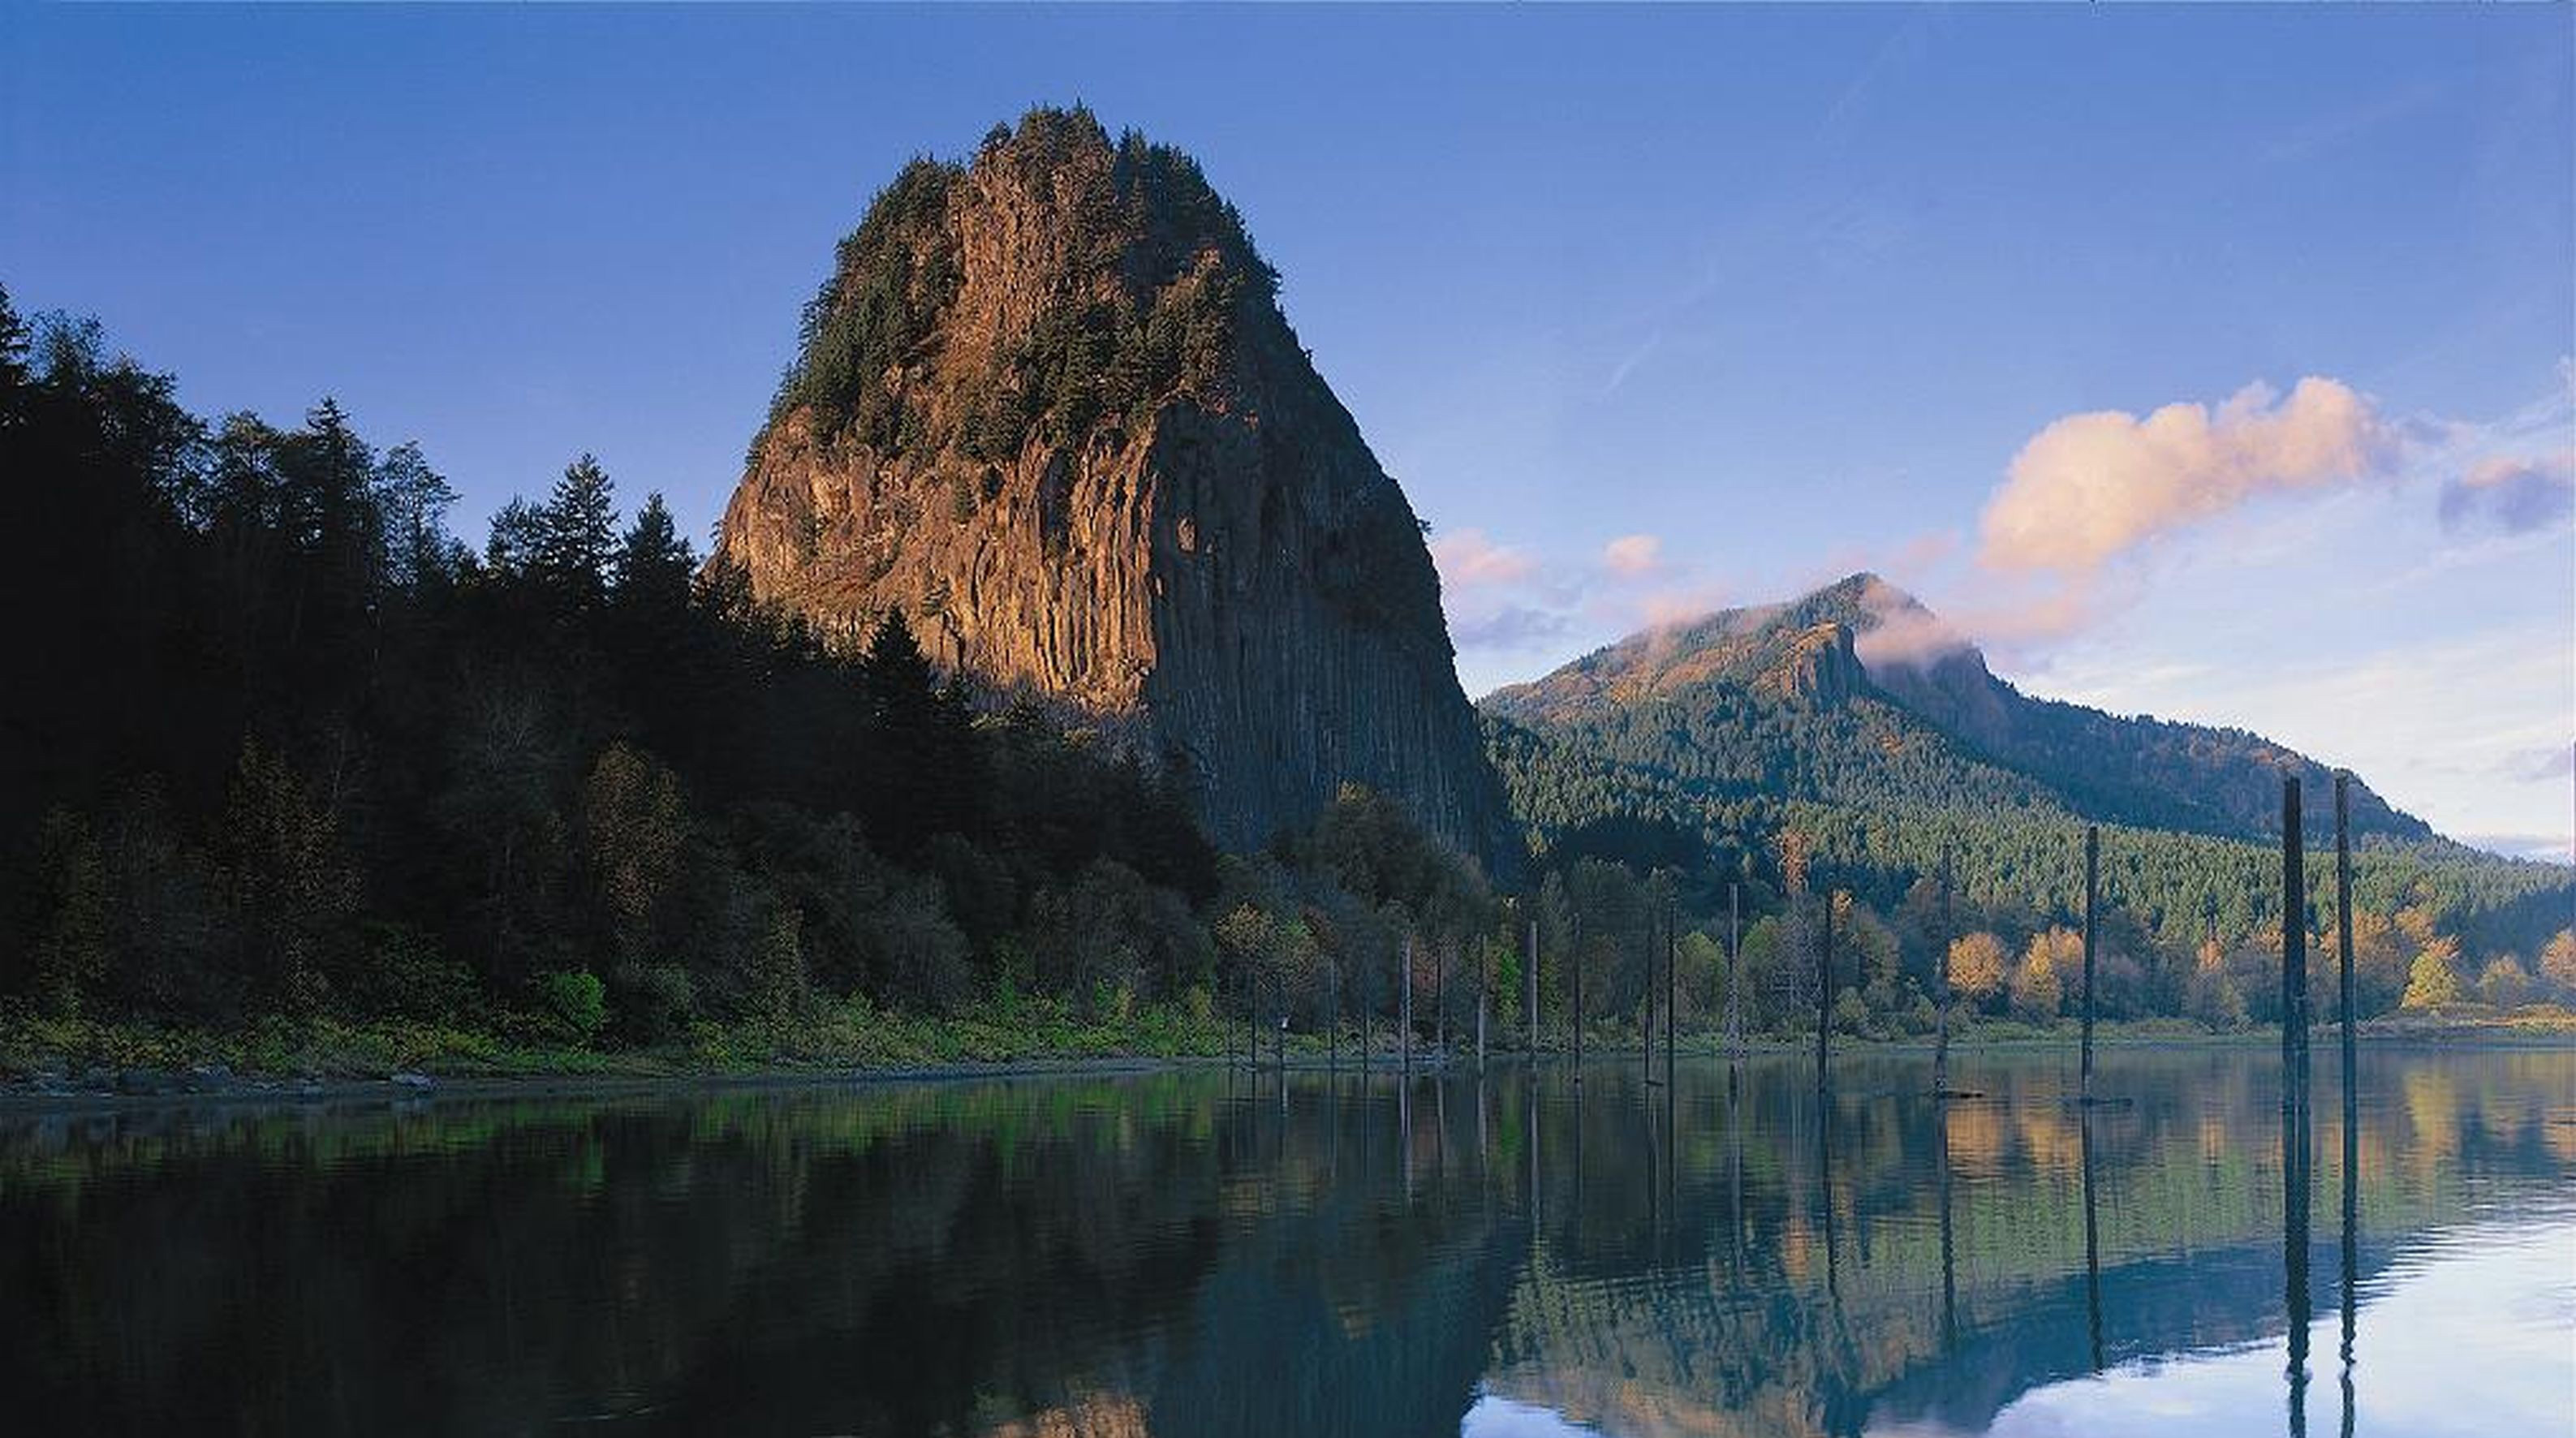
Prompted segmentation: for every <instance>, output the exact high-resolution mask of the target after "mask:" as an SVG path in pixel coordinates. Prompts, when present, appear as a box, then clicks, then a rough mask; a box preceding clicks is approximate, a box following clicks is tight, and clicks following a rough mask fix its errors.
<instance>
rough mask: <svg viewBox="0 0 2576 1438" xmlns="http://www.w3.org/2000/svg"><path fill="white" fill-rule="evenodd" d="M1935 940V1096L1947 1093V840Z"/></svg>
mask: <svg viewBox="0 0 2576 1438" xmlns="http://www.w3.org/2000/svg"><path fill="white" fill-rule="evenodd" d="M1934 943H1935V945H1936V946H1937V947H1938V949H1939V952H1938V954H1936V955H1935V957H1934V962H1935V964H1936V971H1937V972H1938V974H1939V975H1940V977H1939V979H1938V981H1937V983H1936V985H1935V986H1936V987H1937V988H1938V989H1939V990H1940V1004H1939V1005H1938V1007H1937V1009H1936V1010H1935V1012H1936V1013H1937V1014H1938V1015H1939V1018H1938V1023H1939V1028H1938V1031H1937V1032H1938V1037H1936V1038H1934V1039H1933V1041H1932V1092H1933V1093H1934V1094H1935V1095H1939V1096H1947V1095H1948V1094H1949V1092H1950V943H1951V933H1950V845H1949V843H1948V841H1947V840H1944V841H1943V842H1942V845H1941V928H1940V932H1939V933H1938V935H1936V936H1935V938H1934Z"/></svg>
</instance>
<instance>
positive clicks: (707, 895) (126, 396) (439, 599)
mask: <svg viewBox="0 0 2576 1438" xmlns="http://www.w3.org/2000/svg"><path fill="white" fill-rule="evenodd" d="M174 392H175V386H174V383H173V381H172V379H171V378H170V377H169V376H167V375H163V374H158V373H155V372H153V371H151V370H149V369H147V368H145V367H143V366H141V365H139V364H137V363H136V362H134V361H132V360H130V359H127V358H124V357H122V356H117V355H114V354H113V353H112V352H111V351H110V350H109V349H108V348H107V345H106V342H105V340H104V338H103V337H102V335H101V334H100V332H99V330H98V327H97V326H96V325H95V324H94V323H88V322H82V321H77V320H71V319H66V318H63V317H61V316H51V317H46V318H44V319H41V320H39V321H38V322H36V323H34V324H33V325H29V324H26V323H23V322H21V321H20V320H19V318H18V317H17V316H16V314H15V313H14V311H12V310H11V309H10V308H9V307H8V303H7V298H6V296H5V294H0V472H5V474H6V476H7V488H6V492H5V504H6V509H5V517H6V520H7V522H8V523H7V527H8V531H9V532H10V533H11V534H14V535H17V536H20V537H21V538H22V540H23V545H22V554H21V557H20V558H19V560H18V562H16V563H15V564H13V565H12V566H10V567H9V569H8V570H7V579H6V581H5V583H6V585H7V590H6V597H5V603H0V614H5V616H6V620H5V622H6V623H7V625H8V626H9V631H10V632H9V638H10V641H11V647H12V649H13V652H15V653H16V654H17V655H18V657H19V672H20V676H21V677H20V681H19V682H18V683H15V684H13V685H11V686H9V691H8V695H7V698H6V700H5V703H0V717H4V718H5V725H6V741H7V742H6V744H5V746H0V765H5V770H0V844H5V845H6V854H7V869H6V872H7V873H8V874H9V876H10V883H9V886H8V890H7V895H6V910H5V913H0V925H4V927H0V937H5V942H4V943H0V1018H5V1017H7V1016H8V1015H10V1014H17V1015H32V1016H36V1017H40V1018H52V1019H111V1020H120V1021H135V1022H147V1023H184V1024H190V1025H197V1026H204V1027H209V1028H215V1029H229V1028H237V1027H241V1026H246V1025H252V1024H259V1023H268V1022H274V1021H303V1020H307V1019H320V1018H331V1017H337V1018H341V1019H347V1020H370V1019H384V1018H397V1019H404V1020H410V1021H417V1022H420V1023H427V1024H452V1025H459V1026H463V1027H468V1028H476V1029H487V1030H488V1029H496V1028H497V1029H499V1030H501V1031H504V1032H508V1033H512V1034H517V1035H521V1036H524V1037H529V1038H532V1039H538V1040H544V1041H549V1042H559V1043H572V1044H649V1043H660V1042H664V1041H669V1040H674V1039H679V1038H682V1037H685V1036H687V1035H688V1034H690V1033H692V1032H693V1031H696V1030H697V1029H698V1028H699V1026H701V1025H707V1024H720V1025H733V1026H743V1025H751V1026H755V1027H756V1028H758V1029H759V1031H761V1032H765V1033H769V1032H774V1033H777V1034H782V1035H783V1034H789V1033H792V1032H794V1031H795V1030H796V1029H797V1027H798V1026H799V1025H800V1024H803V1023H807V1022H810V1021H814V1020H818V1019H821V1018H828V1017H832V1016H835V1015H844V1014H856V1015H860V1016H864V1015H865V1014H867V1013H869V1012H875V1011H884V1010H903V1011H908V1012H912V1013H922V1014H955V1013H962V1012H967V1011H975V1012H980V1013H988V1014H989V1013H997V1012H998V1013H1003V1014H1009V1013H1011V1012H1014V1011H1015V1010H1014V1006H1015V1005H1016V1004H1017V1003H1018V1002H1019V996H1038V997H1041V998H1045V999H1048V1000H1050V1001H1051V1003H1052V1005H1053V1007H1054V1008H1055V1009H1056V1010H1057V1011H1058V1012H1066V1013H1070V1014H1072V1015H1074V1016H1077V1017H1080V1018H1084V1019H1095V1018H1097V1019H1114V1020H1116V1021H1119V1022H1130V1021H1132V1020H1134V1018H1135V1017H1136V1015H1138V1014H1141V1013H1143V1012H1144V1011H1146V1010H1148V1009H1152V1010H1155V1011H1157V1012H1162V1013H1165V1014H1166V1015H1167V1017H1168V1019H1169V1022H1170V1024H1171V1025H1172V1026H1174V1027H1175V1028H1176V1029H1177V1028H1189V1029H1191V1031H1192V1032H1193V1033H1194V1034H1195V1035H1196V1036H1197V1038H1199V1039H1201V1040H1211V1039H1212V1036H1213V1034H1214V1032H1215V1030H1213V1029H1212V1028H1211V1027H1209V1025H1208V1016H1209V1014H1210V1013H1211V1011H1212V1010H1213V1009H1214V1008H1216V1007H1217V1006H1218V1005H1219V1004H1220V1003H1231V1004H1234V1005H1237V1006H1239V1005H1240V1002H1241V998H1240V990H1241V988H1242V985H1241V983H1240V975H1241V974H1243V973H1245V972H1247V971H1250V970H1252V969H1255V968H1258V967H1260V966H1262V965H1265V964H1269V963H1270V962H1272V960H1271V955H1272V953H1273V952H1274V950H1276V951H1278V952H1283V953H1286V952H1301V953H1309V954H1312V953H1323V952H1330V953H1333V954H1335V955H1336V956H1337V957H1338V956H1341V955H1345V954H1346V955H1348V956H1350V957H1348V958H1344V959H1341V960H1340V961H1343V962H1346V963H1348V964H1350V965H1351V966H1353V967H1360V966H1361V957H1362V956H1364V957H1365V958H1366V960H1367V961H1368V962H1369V963H1373V964H1374V965H1376V967H1375V968H1374V969H1372V970H1370V971H1371V972H1373V973H1378V974H1381V975H1382V974H1383V973H1384V972H1385V971H1386V969H1387V966H1388V965H1390V964H1391V963H1392V958H1391V957H1390V956H1391V955H1392V954H1393V953H1395V952H1396V946H1397V944H1398V938H1397V934H1398V931H1399V928H1401V930H1402V931H1403V932H1406V933H1420V934H1426V935H1427V934H1430V933H1435V932H1446V933H1458V932H1466V931H1473V932H1482V931H1483V930H1484V929H1485V928H1486V927H1487V926H1488V925H1489V923H1490V919H1489V917H1488V915H1489V911H1490V907H1491V903H1492V900H1491V897H1490V894H1489V892H1488V891H1487V889H1486V887H1485V885H1484V883H1483V881H1482V880H1481V879H1480V878H1478V877H1477V876H1476V873H1475V871H1474V868H1473V866H1472V865H1469V864H1468V863H1466V862H1465V861H1464V860H1461V859H1458V858H1456V857H1455V856H1453V855H1451V854H1449V853H1448V852H1447V851H1445V850H1443V849H1441V848H1440V847H1439V846H1437V845H1435V844H1432V843H1431V842H1430V841H1428V840H1427V839H1425V838H1423V837H1422V835H1421V834H1420V833H1419V831H1418V830H1416V829H1414V828H1413V827H1412V826H1411V824H1410V823H1409V822H1408V821H1407V820H1406V819H1405V818H1404V816H1403V815H1402V814H1401V813H1400V812H1396V811H1393V810H1391V809H1390V808H1389V807H1388V806H1387V804H1386V803H1385V802H1384V801H1382V800H1379V799H1376V798H1374V797H1373V796H1370V795H1367V794H1365V793H1357V792H1354V793H1352V794H1350V795H1347V796H1345V798H1344V799H1343V800H1342V801H1341V802H1340V803H1338V804H1334V805H1331V806H1328V808H1327V810H1326V812H1325V814H1324V815H1323V816H1322V817H1321V818H1320V819H1319V820H1317V821H1316V822H1315V824H1313V825H1312V826H1310V827H1309V828H1308V829H1306V830H1304V831H1301V832H1300V833H1298V834H1295V835H1291V836H1289V838H1288V839H1287V840H1286V841H1284V842H1283V846H1282V848H1281V849H1280V850H1279V851H1278V853H1277V854H1275V855H1250V856H1239V857H1229V856H1222V855H1220V854H1219V853H1218V851H1217V850H1216V849H1215V848H1214V847H1212V846H1211V845H1210V843H1209V842H1208V840H1207V838H1206V837H1205V836H1204V834H1203V833H1202V832H1201V830H1200V828H1199V827H1198V825H1197V824H1196V822H1195V821H1194V820H1193V818H1192V816H1191V814H1190V812H1189V807H1188V805H1187V804H1186V803H1185V802H1184V800H1183V798H1182V796H1181V795H1180V794H1178V793H1177V792H1176V791H1175V790H1174V788H1173V787H1172V786H1171V785H1170V784H1169V783H1168V782H1167V780H1166V777H1165V776H1164V774H1163V773H1161V772H1160V771H1159V770H1158V769H1157V768H1156V767H1155V766H1154V765H1153V764H1152V763H1151V761H1150V760H1149V759H1144V758H1140V757H1139V756H1138V755H1136V754H1135V753H1132V752H1128V751H1125V750H1122V749H1119V748H1116V747H1114V746H1110V745H1106V744H1103V743H1101V742H1099V741H1098V740H1096V739H1095V738H1093V737H1092V736H1088V735H1085V734H1083V733H1080V732H1074V731H1068V730H1066V729H1064V728H1062V727H1060V726H1059V725H1058V724H1057V723H1055V722H1054V721H1052V720H1050V719H1049V718H1047V717H1045V716H1044V715H1042V714H1041V713H1039V712H1038V711H1037V710H1035V709H1032V708H1029V707H1027V706H1025V705H1021V706H1009V705H1003V704H1000V703H998V702H997V701H995V699H994V696H990V695H984V694H979V693H976V692H973V691H970V689H969V688H968V687H967V686H965V685H964V684H962V683H961V682H959V680H958V679H957V678H956V676H954V675H952V674H946V673H943V672H942V671H941V670H939V669H938V668H936V667H935V666H934V665H933V664H932V663H931V662H930V661H929V660H928V659H926V658H925V656H924V655H923V653H922V650H921V648H920V646H919V645H918V644H917V643H916V642H915V640H914V637H913V635H912V633H911V631H910V629H909V628H908V626H907V624H906V622H905V618H904V616H903V614H902V613H901V612H900V611H896V612H892V613H889V614H887V615H885V616H883V617H882V618H881V619H880V620H879V621H878V623H877V624H876V625H875V627H874V630H873V634H872V636H871V637H870V638H869V640H868V642H866V643H865V644H864V645H861V646H857V647H855V648H853V649H851V650H849V651H848V652H843V651H842V650H840V649H837V648H827V647H826V646H825V645H823V644H822V643H820V642H818V640H817V638H816V636H815V634H814V632H813V631H812V630H811V629H810V628H808V626H807V625H806V624H805V623H804V622H803V621H802V620H801V619H800V618H798V617H797V616H796V615H795V614H793V613H791V612H788V611H786V610H783V609H779V608H776V607H773V606H770V605H766V604H763V603H760V602H758V601H756V600H755V599H754V598H753V596H752V594H751V591H750V587H749V585H748V584H747V583H746V581H745V578H744V575H743V574H742V572H741V570H740V569H739V568H737V567H735V566H733V565H730V564H727V563H723V562H717V563H702V562H701V561H700V559H699V557H698V555H697V554H696V552H695V550H694V549H693V547H692V545H691V544H690V543H689V541H688V540H687V539H686V538H685V537H684V536H682V535H681V534H680V533H679V532H678V531H677V528H676V526H675V524H674V523H673V520H672V517H671V513H670V511H669V509H668V508H667V507H666V506H665V505H664V504H663V502H662V500H661V499H660V497H659V496H647V497H645V498H644V499H643V500H642V501H641V502H640V503H638V504H635V505H634V506H633V507H632V511H631V515H625V516H621V514H620V510H621V507H622V506H621V503H620V501H619V499H618V497H617V495H616V493H615V490H614V487H613V485H612V483H611V481H610V478H609V476H608V475H606V474H605V473H603V472H602V470H601V468H600V466H598V465H597V464H596V463H594V462H593V461H592V460H590V459H589V458H588V457H587V456H584V457H581V458H579V459H577V460H575V461H574V462H573V463H572V464H571V465H570V466H569V467H568V468H567V469H566V470H565V471H564V473H563V474H562V476H561V477H560V479H558V480H556V481H554V482H553V483H552V485H551V487H550V488H549V489H548V491H547V492H546V494H545V495H544V497H542V498H539V499H534V500H521V501H516V502H513V503H511V504H510V505H508V506H507V507H506V508H505V509H503V510H502V511H501V512H500V513H499V514H497V515H496V516H495V517H494V519H493V521H492V524H491V529H490V533H489V536H488V538H487V539H486V541H485V542H484V544H483V545H482V546H481V547H480V548H469V547H468V546H466V545H465V544H464V543H462V542H461V541H459V540H458V539H457V538H455V537H453V536H452V535H450V534H449V532H448V531H447V529H446V527H445V525H444V522H443V516H444V513H445V511H446V509H447V508H448V506H449V504H450V502H451V500H452V497H453V496H452V491H451V490H450V488H449V486H448V484H447V483H446V482H445V480H443V479H442V478H441V477H440V475H439V474H438V473H437V472H436V470H435V469H434V468H433V467H432V465H431V463H430V461H429V459H428V458H427V456H426V455H425V453H424V452H423V450H422V449H421V448H420V447H419V446H417V445H413V444H401V445H396V446H394V447H392V448H389V449H379V448H377V447H375V446H374V445H371V444H370V443H369V442H368V441H367V440H365V439H364V438H362V437H361V431H360V429H359V427H358V422H357V421H356V420H355V419H353V418H352V417H351V416H349V415H347V414H346V413H344V412H343V411H342V410H341V409H340V408H339V407H338V406H337V405H335V404H333V403H332V402H331V401H329V400H327V399H326V400H323V401H322V402H320V403H319V404H318V405H316V406H315V407H314V408H313V410H312V411H311V412H310V413H309V414H308V415H306V416H305V417H304V419H303V420H302V422H301V423H299V424H296V425H293V426H285V427H281V426H278V425H274V424H271V423H269V422H267V421H264V420H262V419H260V418H258V417H256V416H253V415H248V414H236V415H229V416H225V417H223V418H221V419H219V420H215V421H211V422H209V421H206V420H202V419H200V418H198V417H196V416H194V415H191V414H189V413H188V412H187V411H185V410H184V409H183V408H181V407H180V406H179V405H178V404H177V403H176V401H175V399H174V397H173V396H174ZM1274 914H1275V915H1277V916H1278V918H1277V922H1276V924H1275V925H1274V924H1273V922H1272V916H1273V915H1274ZM1308 914H1312V915H1314V916H1315V919H1314V924H1315V926H1316V927H1318V928H1320V927H1322V926H1323V925H1324V923H1325V920H1326V918H1327V916H1329V917H1330V918H1331V920H1332V921H1333V924H1334V927H1333V929H1332V946H1331V947H1329V948H1327V947H1326V946H1322V945H1319V944H1317V943H1316V942H1315V941H1313V940H1312V939H1310V938H1307V937H1305V936H1306V935H1307V934H1308V932H1309V929H1308V925H1307V921H1306V919H1305V918H1304V917H1303V916H1305V915H1308ZM1221 918H1222V919H1228V920H1230V923H1231V927H1229V928H1225V929H1223V931H1222V932H1223V935H1224V936H1225V939H1226V942H1227V943H1229V944H1231V945H1232V947H1231V948H1227V947H1224V946H1223V945H1221V944H1220V941H1219V940H1220V929H1219V925H1218V922H1217V921H1218V920H1219V919H1221ZM1274 928H1275V929H1276V931H1277V932H1278V934H1280V935H1281V936H1283V937H1282V938H1281V939H1280V940H1279V941H1278V942H1274V941H1273V939H1272V933H1273V930H1274ZM1292 940H1293V941H1292ZM1221 955H1222V956H1223V957H1224V958H1225V960H1226V963H1225V964H1224V967H1222V969H1221V967H1220V959H1221ZM1347 987H1348V989H1349V991H1350V992H1351V994H1352V995H1353V997H1354V1001H1355V1002H1356V1001H1357V1000H1358V998H1360V997H1362V996H1375V997H1380V998H1382V997H1383V996H1384V995H1385V994H1386V992H1387V990H1388V984H1387V982H1386V981H1385V979H1384V978H1383V977H1380V978H1379V979H1377V980H1376V981H1375V982H1360V981H1354V982H1353V983H1352V984H1350V985H1348V986H1347ZM782 1042H783V1040H782Z"/></svg>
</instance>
